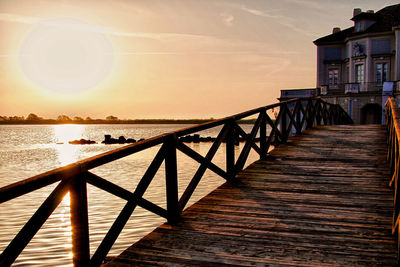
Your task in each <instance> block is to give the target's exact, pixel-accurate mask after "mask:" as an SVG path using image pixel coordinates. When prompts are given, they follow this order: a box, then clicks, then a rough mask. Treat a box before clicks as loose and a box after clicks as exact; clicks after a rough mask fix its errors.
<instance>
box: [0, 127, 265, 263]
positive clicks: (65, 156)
mask: <svg viewBox="0 0 400 267" xmlns="http://www.w3.org/2000/svg"><path fill="white" fill-rule="evenodd" d="M188 126H190V125H178V124H160V125H154V124H150V125H149V124H146V125H137V124H135V125H0V187H3V186H6V185H9V184H11V183H14V182H17V181H20V180H23V179H26V178H29V177H31V176H34V175H37V174H40V173H43V172H45V171H49V170H52V169H54V168H57V167H60V166H64V165H67V164H69V163H73V162H75V161H78V160H81V159H85V158H88V157H90V156H94V155H97V154H100V153H103V152H106V151H110V150H113V149H116V148H119V147H122V146H123V145H120V144H115V145H104V144H101V141H103V140H104V135H106V134H110V135H112V137H114V138H118V137H119V136H124V137H126V138H134V139H136V140H138V139H140V138H149V137H154V136H157V135H160V134H163V133H167V132H171V131H174V130H178V129H182V128H186V127H188ZM241 126H242V128H243V129H244V130H245V131H246V132H247V133H249V132H250V131H251V127H252V126H251V125H241ZM220 129H221V128H219V127H218V128H214V129H209V130H205V131H202V132H200V135H201V136H205V137H207V136H211V137H216V136H217V134H218V133H219V130H220ZM81 138H84V139H90V140H94V141H96V142H97V144H92V145H71V144H69V143H68V141H72V140H76V139H81ZM211 144H212V143H207V142H204V143H189V144H187V145H188V146H189V147H191V148H192V149H194V150H195V151H197V152H198V153H200V154H202V155H205V154H206V153H207V152H208V149H209V148H210V147H211ZM243 145H244V144H243V143H240V145H239V146H238V147H236V149H237V151H236V153H235V154H236V156H238V154H239V149H241V148H242V147H243ZM158 148H159V146H157V147H154V148H151V149H147V150H145V151H142V152H139V153H136V154H134V155H131V156H128V157H125V158H122V159H120V160H117V161H114V162H111V163H108V164H105V165H103V166H100V167H98V168H95V169H92V170H91V172H93V173H95V174H96V175H99V176H101V177H103V178H105V179H107V180H109V181H111V182H113V183H115V184H117V185H119V186H121V187H123V188H125V189H127V190H130V191H133V190H134V189H135V187H136V185H137V183H138V182H139V180H140V178H141V177H142V176H143V174H144V172H145V171H146V169H147V167H148V165H149V164H150V162H151V161H152V159H153V157H154V155H155V154H156V153H157V151H158ZM177 158H178V184H179V185H178V190H179V196H180V195H181V194H182V193H183V191H184V189H185V188H186V186H187V185H188V183H189V181H190V179H191V178H192V177H193V175H194V173H195V171H196V170H197V168H198V166H199V164H198V163H197V162H195V161H194V160H192V159H190V158H189V157H187V156H186V155H184V154H182V153H180V152H178V153H177ZM257 159H258V155H257V154H256V153H255V152H254V151H253V150H252V152H251V153H250V156H249V159H248V161H247V164H246V165H248V164H249V163H251V162H253V161H255V160H257ZM213 163H215V164H216V165H218V166H220V167H221V168H222V169H225V146H224V144H222V145H221V147H220V149H219V151H218V152H217V154H216V155H215V157H214V159H213ZM222 183H224V179H222V178H221V177H219V176H217V175H215V174H214V173H213V172H211V171H207V172H206V173H205V175H204V177H203V179H202V180H201V182H200V184H199V186H198V188H197V189H196V191H195V192H194V194H193V197H192V198H191V200H190V202H189V203H188V205H187V206H190V205H191V204H193V203H194V202H196V201H197V200H199V199H200V198H202V197H203V196H205V195H206V194H208V193H209V192H211V191H212V190H214V189H215V188H217V187H218V186H219V185H221V184H222ZM55 186H56V185H51V186H47V187H46V188H43V189H40V190H37V191H35V192H32V193H29V194H27V195H24V196H22V197H19V198H16V199H13V200H10V201H8V202H5V203H3V204H1V205H0V229H1V230H0V250H1V251H3V250H4V249H5V248H6V246H7V245H8V244H9V242H10V241H11V240H12V239H13V238H14V236H15V235H16V234H17V233H18V231H19V230H20V229H21V228H22V227H23V225H24V224H25V223H26V222H27V220H29V218H30V217H31V216H32V215H33V213H34V212H35V211H36V209H37V208H38V207H39V206H40V205H41V204H42V202H43V201H44V200H45V199H46V197H47V196H48V195H49V193H50V192H51V191H52V190H53V189H54V188H55ZM144 198H146V199H148V200H150V201H152V202H154V203H155V204H157V205H160V206H161V207H163V208H165V207H166V202H165V176H164V172H163V166H162V167H161V168H160V170H159V171H158V173H157V175H156V176H155V178H154V179H153V181H152V183H151V184H150V186H149V188H148V190H147V191H146V193H145V195H144ZM125 203H126V201H124V200H121V199H119V198H117V197H115V196H113V195H111V194H108V193H107V192H104V191H102V190H100V189H98V188H95V187H93V186H91V185H88V212H89V224H90V225H89V233H90V243H91V246H90V250H91V254H93V253H94V251H95V250H96V248H97V247H98V245H99V244H100V242H101V241H102V239H103V237H104V236H105V234H106V233H107V231H108V229H109V228H110V227H111V225H112V223H113V222H114V220H115V218H116V217H117V216H118V214H119V212H120V211H121V209H122V208H123V206H124V205H125ZM163 222H165V219H163V218H161V217H158V216H157V215H154V214H152V213H150V212H148V211H146V210H144V209H142V208H140V207H138V208H136V209H135V212H134V213H133V215H132V216H131V218H130V220H129V221H128V223H127V224H126V226H125V228H124V230H123V231H122V233H121V234H120V236H119V238H118V240H117V241H116V243H115V244H114V246H113V248H112V249H111V251H110V252H109V255H118V254H120V253H121V252H122V251H123V250H124V249H126V248H128V247H129V246H130V245H132V244H133V243H134V242H135V241H137V240H139V239H140V238H142V237H143V236H144V235H146V234H147V233H149V232H150V231H152V230H153V229H154V228H155V227H157V226H158V225H160V224H161V223H163ZM14 265H15V266H37V265H40V266H72V245H71V226H70V213H69V195H66V197H65V198H64V200H63V201H62V203H61V204H60V205H59V206H58V207H57V209H56V210H55V212H54V213H53V214H52V215H51V216H50V218H49V219H48V220H47V221H46V223H45V224H44V226H43V227H42V228H41V229H40V230H39V232H38V233H37V234H36V236H35V237H34V238H33V239H32V241H31V242H30V243H29V244H28V246H27V247H26V248H25V250H24V251H23V252H22V253H21V255H20V256H19V257H18V259H17V261H16V262H15V263H14Z"/></svg>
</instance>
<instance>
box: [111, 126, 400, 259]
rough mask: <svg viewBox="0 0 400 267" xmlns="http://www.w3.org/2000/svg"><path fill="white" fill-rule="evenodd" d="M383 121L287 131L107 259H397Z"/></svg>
mask: <svg viewBox="0 0 400 267" xmlns="http://www.w3.org/2000/svg"><path fill="white" fill-rule="evenodd" d="M385 134H386V133H385V130H384V128H383V127H382V126H379V125H375V126H371V125H368V126H322V127H318V128H315V129H313V130H310V131H306V132H304V133H303V134H302V135H300V136H297V137H294V138H291V139H289V141H288V143H287V144H285V145H281V146H279V148H277V149H275V150H274V151H273V152H272V153H271V156H270V159H268V160H262V161H257V162H256V163H254V164H252V165H251V166H249V167H248V168H247V169H246V170H244V171H243V172H241V173H240V174H239V175H238V181H237V183H236V184H234V185H230V184H224V185H222V186H221V187H219V188H218V189H216V190H215V191H213V192H212V193H211V194H209V195H208V196H206V197H205V198H203V199H202V200H200V201H199V202H197V203H196V204H195V205H193V206H191V207H190V208H188V209H187V210H185V211H184V212H183V214H182V217H183V219H182V221H180V222H179V223H177V224H175V225H173V226H170V225H168V224H164V225H162V226H160V227H159V228H157V229H156V230H154V231H153V232H152V233H150V234H149V235H147V236H146V237H144V238H143V239H142V240H140V241H139V242H137V243H136V244H134V245H133V246H131V247H130V248H129V249H127V250H126V251H125V252H123V253H122V254H121V255H120V256H119V257H118V258H116V259H114V260H113V261H112V262H109V263H108V264H107V266H131V265H134V266H137V265H151V266H154V265H163V266H165V265H174V266H176V265H183V266H189V265H195V266H199V265H202V266H224V265H246V266H248V265H253V266H254V265H256V266H265V265H274V266H276V265H285V266H293V265H296V266H376V265H379V266H396V263H397V260H396V244H395V240H394V238H393V236H392V235H391V223H392V214H393V213H392V212H393V201H392V199H393V197H392V193H391V190H390V189H389V188H388V182H389V179H390V178H389V167H388V164H387V161H386V139H385Z"/></svg>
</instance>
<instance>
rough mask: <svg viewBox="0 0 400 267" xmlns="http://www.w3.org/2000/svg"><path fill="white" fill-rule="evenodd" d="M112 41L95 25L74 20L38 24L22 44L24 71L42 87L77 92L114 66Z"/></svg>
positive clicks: (101, 76)
mask: <svg viewBox="0 0 400 267" xmlns="http://www.w3.org/2000/svg"><path fill="white" fill-rule="evenodd" d="M113 59H114V55H113V48H112V45H111V43H110V41H109V40H108V39H107V38H106V36H104V35H103V34H102V33H101V32H100V31H99V30H98V28H96V27H95V26H92V25H89V24H86V23H83V22H81V21H78V20H73V19H54V20H47V21H43V22H42V23H39V24H38V26H36V28H34V29H33V30H32V31H31V32H30V33H29V34H28V36H27V37H26V38H25V39H24V41H23V43H22V45H21V47H20V65H21V68H22V70H23V72H24V74H25V75H26V76H27V77H28V78H29V79H30V80H32V81H33V82H35V83H36V84H38V85H39V86H41V87H44V88H46V89H49V90H51V91H53V92H57V93H61V94H74V93H77V92H80V91H83V90H85V89H89V88H92V87H94V86H96V85H98V84H99V83H100V82H101V81H103V80H104V79H105V78H106V77H107V75H108V74H109V73H110V71H111V68H112V65H113Z"/></svg>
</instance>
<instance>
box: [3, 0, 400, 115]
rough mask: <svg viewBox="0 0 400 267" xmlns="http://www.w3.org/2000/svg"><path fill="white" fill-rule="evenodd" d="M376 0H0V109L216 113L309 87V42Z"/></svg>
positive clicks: (312, 52) (312, 54)
mask: <svg viewBox="0 0 400 267" xmlns="http://www.w3.org/2000/svg"><path fill="white" fill-rule="evenodd" d="M395 3H397V1H382V0H354V1H348V0H337V1H317V0H281V1H273V0H263V1H261V0H260V1H255V0H246V1H234V0H225V1H219V0H202V1H199V0H168V1H162V0H159V1H153V0H146V1H133V0H115V1H102V0H99V1H94V0H90V1H89V0H85V1H75V0H70V1H68V0H62V1H55V0H53V1H50V0H47V1H33V0H24V1H22V0H1V1H0V62H1V63H0V115H6V116H11V115H18V116H27V115H28V114H29V113H31V112H33V113H36V114H38V115H39V116H42V117H46V118H56V117H57V115H60V114H66V115H68V116H70V117H74V116H82V117H86V116H90V117H92V118H104V117H106V116H108V115H114V116H117V117H119V118H121V119H123V118H131V119H135V118H210V117H214V118H218V117H223V116H228V115H231V114H234V113H238V112H241V111H244V110H247V109H251V108H255V107H258V106H263V105H267V104H271V103H273V102H276V98H277V97H278V96H279V92H280V91H279V90H280V89H287V88H311V87H315V77H316V73H315V72H316V68H315V66H316V47H315V46H314V45H313V43H312V41H313V40H315V39H317V38H319V37H321V36H324V35H327V34H329V33H331V31H332V27H334V26H339V27H342V28H346V27H350V26H351V25H352V24H351V21H350V20H349V19H350V18H351V16H352V11H353V8H355V7H359V8H362V9H363V10H367V9H374V10H379V9H381V8H382V7H384V6H386V5H390V4H395Z"/></svg>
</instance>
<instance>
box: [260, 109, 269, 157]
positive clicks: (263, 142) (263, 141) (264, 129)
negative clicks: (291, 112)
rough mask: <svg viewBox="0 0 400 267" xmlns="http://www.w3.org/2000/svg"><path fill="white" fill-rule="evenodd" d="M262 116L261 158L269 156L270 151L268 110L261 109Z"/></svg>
mask: <svg viewBox="0 0 400 267" xmlns="http://www.w3.org/2000/svg"><path fill="white" fill-rule="evenodd" d="M261 114H262V118H261V124H260V149H261V152H262V155H261V156H260V159H265V158H266V157H267V153H268V147H267V116H268V115H267V111H266V110H265V109H264V110H262V111H261Z"/></svg>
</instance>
